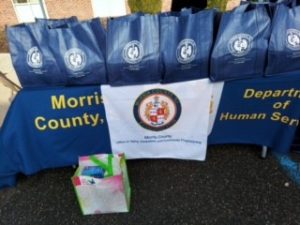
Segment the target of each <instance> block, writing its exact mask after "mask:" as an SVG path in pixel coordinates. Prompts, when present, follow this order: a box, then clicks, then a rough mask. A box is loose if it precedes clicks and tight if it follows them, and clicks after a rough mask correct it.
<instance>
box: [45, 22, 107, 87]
mask: <svg viewBox="0 0 300 225" xmlns="http://www.w3.org/2000/svg"><path fill="white" fill-rule="evenodd" d="M43 32H44V34H45V35H47V36H48V40H49V42H48V45H49V47H50V49H51V51H52V52H53V53H54V55H55V56H56V59H57V61H58V64H59V65H60V67H61V68H62V71H63V73H64V74H65V75H66V76H67V85H71V86H72V85H95V84H106V83H107V79H106V68H105V58H104V55H103V52H101V50H100V48H99V46H98V43H97V40H96V37H95V35H94V33H93V30H92V29H91V26H90V24H88V23H77V24H74V25H72V26H68V27H58V28H49V27H47V26H43Z"/></svg>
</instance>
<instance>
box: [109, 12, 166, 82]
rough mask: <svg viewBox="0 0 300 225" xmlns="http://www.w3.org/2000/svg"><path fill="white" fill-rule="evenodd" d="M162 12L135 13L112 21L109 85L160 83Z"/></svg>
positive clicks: (110, 23)
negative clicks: (160, 25)
mask: <svg viewBox="0 0 300 225" xmlns="http://www.w3.org/2000/svg"><path fill="white" fill-rule="evenodd" d="M159 55H160V54H159V21H158V15H142V14H133V15H130V16H124V17H121V18H117V19H113V20H110V21H109V23H108V31H107V51H106V63H107V70H108V78H109V84H111V85H115V86H119V85H131V84H146V83H155V82H160V80H161V70H160V58H159Z"/></svg>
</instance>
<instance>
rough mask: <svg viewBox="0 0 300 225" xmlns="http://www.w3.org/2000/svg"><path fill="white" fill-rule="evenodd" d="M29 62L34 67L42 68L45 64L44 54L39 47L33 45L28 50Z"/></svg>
mask: <svg viewBox="0 0 300 225" xmlns="http://www.w3.org/2000/svg"><path fill="white" fill-rule="evenodd" d="M27 64H28V65H29V66H30V67H32V68H41V67H42V66H43V55H42V53H41V51H40V50H39V49H38V47H32V48H31V49H29V51H28V52H27Z"/></svg>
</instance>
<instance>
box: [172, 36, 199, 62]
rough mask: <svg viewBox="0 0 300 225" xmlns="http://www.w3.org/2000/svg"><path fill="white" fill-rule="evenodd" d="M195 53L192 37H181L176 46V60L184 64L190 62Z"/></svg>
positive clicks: (195, 47) (195, 48)
mask: <svg viewBox="0 0 300 225" xmlns="http://www.w3.org/2000/svg"><path fill="white" fill-rule="evenodd" d="M196 54H197V46H196V43H195V41H194V40H192V39H183V40H182V41H181V42H180V43H179V44H178V46H177V50H176V58H177V61H178V62H180V63H182V64H186V63H190V62H192V61H193V60H194V59H195V57H196Z"/></svg>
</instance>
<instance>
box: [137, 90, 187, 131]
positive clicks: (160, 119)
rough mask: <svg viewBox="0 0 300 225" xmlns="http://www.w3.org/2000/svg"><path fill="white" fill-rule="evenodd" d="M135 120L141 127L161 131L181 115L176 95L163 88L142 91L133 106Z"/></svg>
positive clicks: (171, 124)
mask: <svg viewBox="0 0 300 225" xmlns="http://www.w3.org/2000/svg"><path fill="white" fill-rule="evenodd" d="M133 113H134V118H135V120H136V121H137V122H138V123H139V125H141V126H142V127H143V128H145V129H148V130H152V131H162V130H165V129H168V128H169V127H171V126H173V125H174V124H175V123H176V122H177V121H178V119H179V117H180V115H181V104H180V101H179V99H178V98H177V96H176V95H174V94H173V93H172V92H170V91H168V90H164V89H151V90H148V91H145V92H144V93H142V94H141V95H140V96H139V97H138V98H137V99H136V101H135V103H134V107H133Z"/></svg>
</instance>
